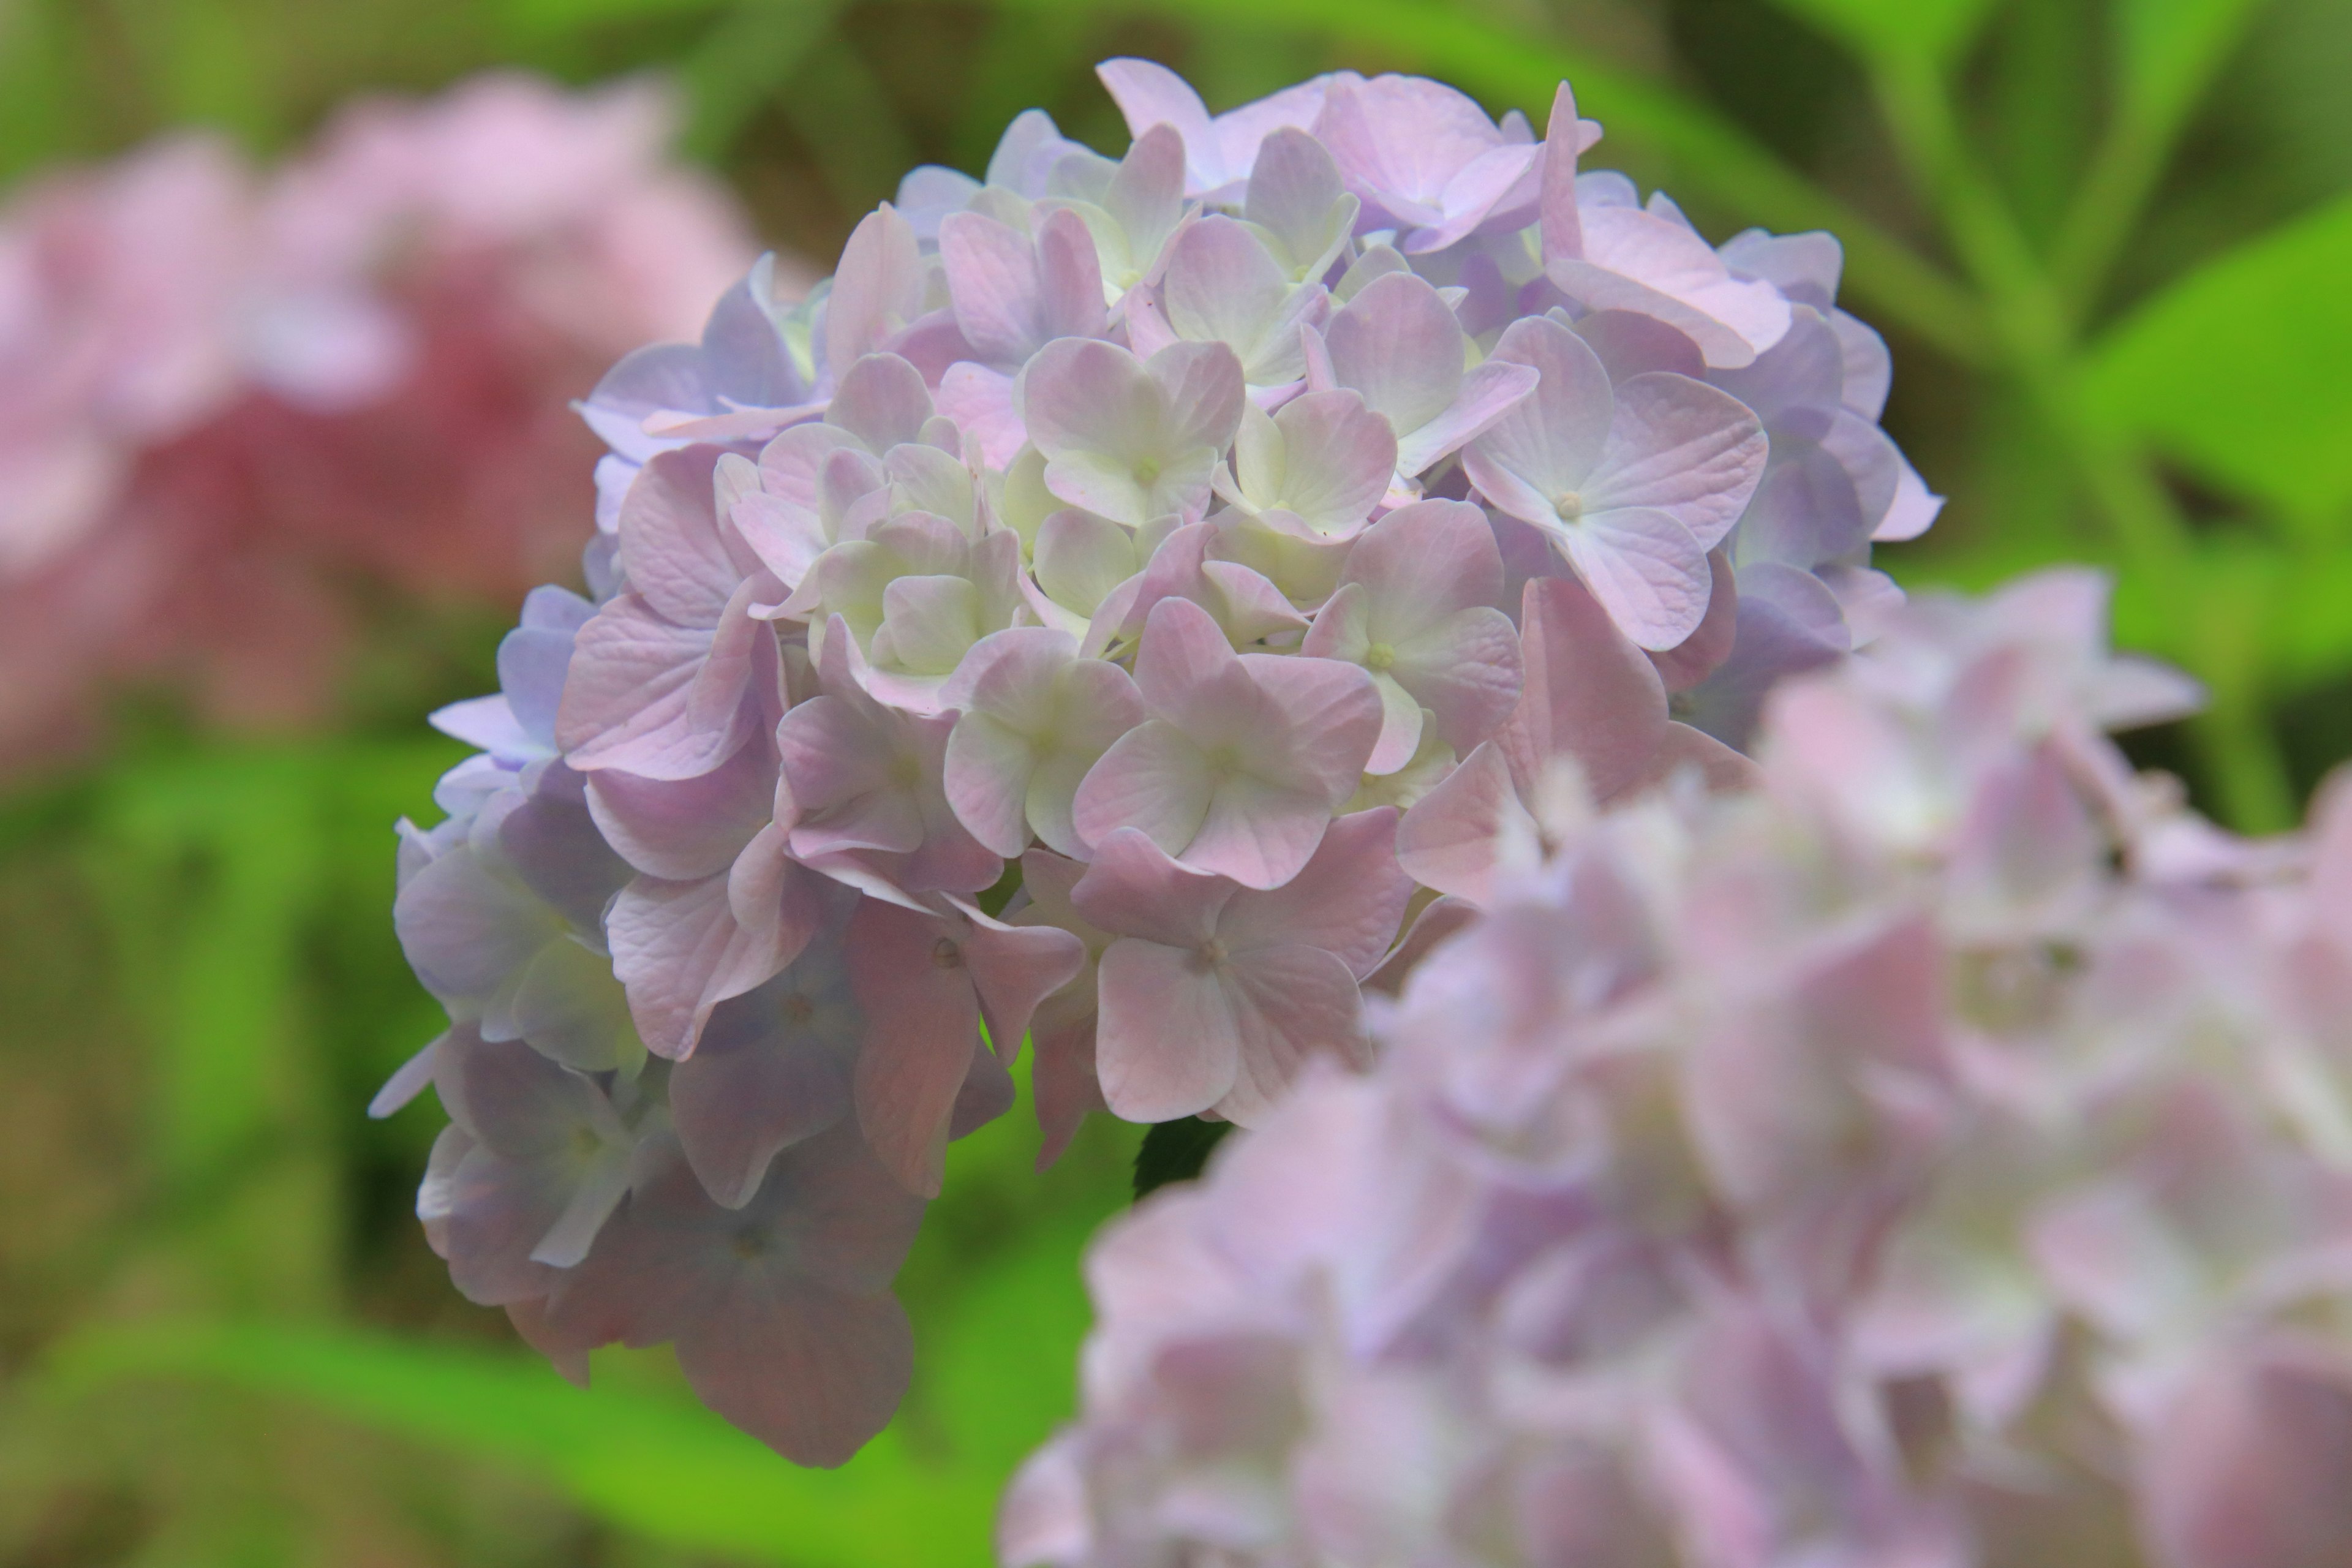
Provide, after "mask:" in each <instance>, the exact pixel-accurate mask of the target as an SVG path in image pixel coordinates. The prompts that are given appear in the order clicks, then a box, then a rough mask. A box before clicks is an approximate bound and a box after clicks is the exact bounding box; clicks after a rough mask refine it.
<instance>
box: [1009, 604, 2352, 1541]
mask: <svg viewBox="0 0 2352 1568" xmlns="http://www.w3.org/2000/svg"><path fill="white" fill-rule="evenodd" d="M2103 597H2104V595H2103V584H2100V583H2099V582H2098V581H2097V580H2096V579H2095V578H2093V577H2092V576H2091V575H2090V574H2080V573H2074V574H2070V573H2053V574H2044V575H2042V576H2040V577H2036V578H2031V579H2027V580H2025V581H2022V582H2021V583H2019V584H2014V585H2012V586H2011V587H2010V588H2009V589H2007V590H2005V591H2003V592H2002V593H2000V594H1999V595H1996V596H1994V597H1992V598H1990V599H1989V600H1986V601H1982V602H1979V603H1975V604H1967V605H1963V604H1961V603H1959V602H1958V601H1929V602H1923V603H1920V604H1917V605H1913V606H1911V607H1910V608H1909V609H1907V610H1906V611H1905V612H1904V613H1902V614H1901V615H1899V616H1896V617H1895V621H1894V623H1893V624H1892V625H1891V626H1889V628H1888V629H1887V631H1886V632H1885V636H1884V637H1882V638H1881V639H1880V640H1879V641H1878V642H1877V643H1876V644H1875V645H1874V647H1873V648H1872V649H1871V650H1869V651H1868V652H1866V653H1864V654H1863V655H1860V656H1858V657H1856V658H1853V659H1850V660H1847V661H1844V662H1843V663H1842V664H1841V665H1840V666H1838V667H1837V668H1832V669H1830V670H1826V671H1823V672H1822V673H1820V674H1817V675H1815V676H1811V677H1808V678H1805V679H1801V680H1798V681H1793V682H1790V683H1789V684H1786V685H1784V686H1783V687H1781V688H1780V690H1779V691H1778V692H1777V693H1776V694H1775V695H1774V696H1773V697H1772V698H1771V700H1769V702H1768V703H1767V705H1766V710H1765V717H1764V721H1763V726H1762V731H1761V738H1760V742H1759V754H1758V762H1757V763H1756V764H1755V765H1756V766H1757V767H1758V768H1759V769H1760V773H1761V787H1760V788H1759V789H1755V790H1752V791H1742V792H1735V793H1731V794H1717V795H1709V794H1706V793H1705V792H1703V791H1700V790H1696V789H1694V788H1690V787H1688V786H1687V784H1676V783H1675V782H1674V781H1672V780H1669V781H1667V783H1666V784H1665V786H1664V788H1661V789H1655V790H1652V791H1649V792H1647V793H1645V794H1643V795H1640V796H1638V797H1636V798H1634V799H1633V800H1631V801H1629V802H1626V803H1623V804H1621V805H1618V806H1616V807H1614V808H1613V809H1607V810H1603V809H1601V808H1599V807H1598V806H1597V805H1596V803H1595V802H1594V800H1593V798H1592V796H1591V793H1590V792H1589V791H1588V790H1587V789H1586V788H1585V787H1584V784H1583V776H1584V775H1583V770H1580V769H1578V768H1576V767H1574V766H1573V765H1572V763H1571V762H1570V761H1569V760H1566V759H1563V760H1561V761H1559V762H1557V763H1555V764H1554V766H1553V771H1552V773H1551V776H1550V778H1549V782H1548V783H1546V784H1542V785H1540V786H1539V787H1538V789H1536V790H1535V791H1534V792H1533V793H1534V795H1535V799H1534V800H1533V802H1532V803H1531V805H1529V806H1528V810H1527V813H1526V827H1525V830H1524V831H1522V832H1518V833H1517V834H1514V835H1513V836H1511V837H1510V842H1509V845H1508V847H1507V852H1506V853H1505V854H1504V856H1503V857H1502V858H1501V861H1500V863H1499V864H1498V865H1497V866H1496V867H1495V868H1493V870H1492V872H1491V875H1490V879H1489V881H1488V884H1487V886H1486V889H1484V891H1483V895H1482V896H1483V899H1484V901H1485V905H1486V912H1485V914H1484V915H1483V916H1481V917H1479V918H1478V919H1476V920H1475V921H1473V922H1471V923H1470V924H1469V925H1468V926H1467V927H1466V929H1461V930H1458V931H1457V932H1456V934H1454V935H1453V936H1452V937H1451V938H1449V939H1447V940H1444V941H1443V942H1440V943H1438V944H1437V945H1436V946H1435V947H1434V948H1433V951H1431V952H1429V953H1428V954H1427V956H1426V957H1425V958H1424V959H1423V961H1422V962H1421V963H1420V964H1419V966H1418V967H1417V969H1416V970H1415V971H1414V972H1413V973H1412V975H1411V977H1410V978H1409V979H1408V980H1407V981H1406V982H1405V984H1404V986H1403V989H1402V995H1401V997H1399V998H1398V999H1397V1000H1396V1001H1394V1002H1384V1003H1381V1004H1380V1005H1377V1006H1376V1008H1375V1013H1374V1022H1373V1034H1374V1036H1375V1037H1376V1038H1377V1041H1378V1047H1379V1051H1378V1055H1379V1062H1378V1065H1377V1066H1376V1067H1375V1068H1373V1069H1372V1071H1371V1072H1370V1074H1369V1075H1368V1076H1355V1075H1349V1074H1348V1073H1345V1072H1342V1071H1339V1070H1338V1069H1337V1068H1334V1067H1332V1066H1330V1065H1328V1064H1318V1065H1317V1066H1316V1067H1315V1068H1312V1069H1311V1070H1310V1072H1309V1073H1308V1075H1307V1077H1306V1079H1304V1081H1302V1082H1300V1083H1299V1084H1297V1086H1296V1087H1294V1088H1293V1089H1292V1090H1291V1092H1290V1094H1289V1095H1288V1097H1287V1098H1286V1100H1283V1102H1282V1103H1281V1104H1280V1105H1279V1106H1277V1107H1276V1109H1275V1110H1273V1111H1272V1112H1271V1114H1269V1115H1268V1116H1266V1117H1265V1119H1263V1121H1261V1122H1260V1123H1259V1124H1258V1125H1257V1126H1256V1127H1255V1129H1254V1130H1251V1131H1246V1132H1244V1133H1243V1134H1241V1135H1239V1136H1237V1137H1235V1138H1233V1139H1230V1140H1228V1141H1227V1142H1225V1143H1224V1144H1223V1146H1222V1147H1221V1148H1220V1150H1219V1152H1218V1153H1217V1154H1216V1155H1215V1157H1214V1159H1213V1163H1212V1164H1211V1167H1210V1170H1209V1172H1208V1174H1207V1176H1206V1179H1205V1180H1204V1181H1202V1182H1201V1183H1199V1184H1189V1185H1182V1186H1177V1187H1171V1188H1168V1189H1163V1191H1162V1192H1161V1193H1160V1194H1156V1195H1154V1196H1153V1197H1151V1198H1150V1199H1148V1200H1147V1201H1146V1202H1144V1203H1143V1204H1142V1205H1139V1207H1138V1208H1137V1209H1136V1211H1135V1212H1134V1213H1133V1214H1132V1215H1129V1216H1128V1217H1126V1218H1124V1219H1121V1220H1119V1221H1117V1222H1115V1223H1114V1224H1113V1225H1112V1226H1110V1227H1109V1228H1108V1230H1107V1231H1106V1232H1105V1233H1104V1234H1103V1235H1102V1236H1101V1237H1099V1238H1098V1240H1097V1243H1096V1245H1095V1247H1094V1249H1093V1251H1092V1252H1091V1254H1090V1255H1089V1258H1088V1260H1087V1278H1088V1283H1089V1286H1090V1288H1091V1289H1092V1293H1093V1296H1094V1300H1095V1304H1096V1309H1097V1326H1096V1329H1095V1331H1094V1334H1093V1337H1092V1338H1091V1340H1090V1341H1089V1342H1088V1344H1087V1349H1086V1352H1085V1357H1084V1362H1083V1368H1082V1371H1083V1384H1084V1394H1083V1398H1084V1411H1083V1415H1082V1416H1081V1419H1080V1420H1079V1421H1078V1422H1077V1423H1076V1425H1074V1426H1070V1427H1068V1428H1066V1429H1065V1430H1064V1432H1063V1433H1062V1434H1061V1435H1060V1436H1057V1437H1055V1439H1054V1440H1053V1442H1052V1443H1051V1444H1050V1445H1049V1446H1048V1447H1045V1449H1043V1450H1042V1451H1041V1452H1039V1453H1038V1454H1037V1455H1036V1456H1034V1458H1032V1460H1031V1461H1030V1463H1029V1464H1028V1466H1027V1467H1026V1468H1024V1471H1023V1473H1022V1474H1021V1476H1020V1477H1019V1479H1017V1480H1016V1482H1015V1484H1014V1486H1013V1490H1012V1492H1011V1494H1010V1495H1009V1497H1008V1498H1007V1500H1006V1503H1005V1507H1004V1510H1003V1515H1002V1521H1001V1529H1000V1548H1001V1552H1002V1558H1003V1562H1004V1563H1006V1564H1008V1568H1029V1565H1034V1564H1053V1565H1055V1568H1109V1565H1112V1564H1121V1565H1124V1564H1136V1563H1180V1562H1216V1563H1225V1564H1232V1565H1234V1568H1255V1565H1264V1568H1276V1565H1280V1568H1292V1565H1295V1564H1301V1563H1350V1564H1355V1563H1362V1564H1371V1563H1473V1562H1475V1563H1595V1564H1604V1563H1605V1564H1610V1565H1612V1568H1613V1565H1617V1564H1635V1563H1639V1564H1654V1565H1656V1568H1717V1565H1722V1564H1735V1563H1736V1564H1751V1565H1759V1568H1761V1565H1790V1568H1793V1565H1795V1564H1800V1563H1801V1564H1808V1565H1820V1564H1832V1563H1834V1564H1852V1565H1853V1568H1862V1565H1864V1564H1868V1565H1871V1568H1885V1565H1902V1568H1931V1565H1932V1568H2003V1565H2007V1564H2020V1565H2021V1564H2026V1563H2034V1564H2041V1563H2089V1562H2097V1563H2116V1564H2126V1563H2147V1564H2165V1565H2168V1568H2318V1565H2320V1564H2324V1563H2340V1562H2345V1561H2352V1509H2347V1505H2346V1502H2345V1494H2344V1485H2343V1482H2344V1477H2345V1474H2346V1469H2345V1467H2346V1466H2347V1463H2352V1263H2347V1258H2352V1142H2348V1141H2347V1138H2346V1136H2345V1130H2346V1129H2347V1127H2352V1121H2347V1120H2344V1117H2345V1113H2346V1110H2347V1106H2352V1076H2347V1063H2352V1054H2347V1049H2348V1048H2352V1032H2347V1028H2346V1026H2345V1024H2344V1018H2345V1017H2346V1016H2347V1015H2346V1012H2345V1010H2344V1009H2345V1004H2346V1003H2347V1000H2352V896H2348V895H2352V787H2347V781H2346V780H2342V779H2339V780H2337V781H2336V784H2335V786H2334V787H2333V788H2332V790H2331V791H2330V792H2329V793H2328V794H2327V795H2326V796H2324V798H2323V801H2322V803H2321V805H2320V807H2319V809H2318V811H2317V813H2316V815H2315V821H2314V823H2313V825H2312V827H2311V830H2310V832H2309V833H2308V834H2307V835H2305V836H2303V837H2297V838H2293V839H2287V840H2283V841H2278V842H2273V843H2259V842H2246V841H2242V840H2235V839H2231V838H2229V837H2227V836H2225V835H2223V834H2221V832H2219V831H2218V830H2217V829H2215V828H2213V827H2212V826H2210V825H2208V824H2206V823H2204V822H2202V821H2201V820H2200V819H2198V818H2197V817H2195V816H2192V815H2190V814H2189V813H2188V812H2187V811H2186V810H2185V809H2184V808H2183V807H2182V806H2181V805H2180V804H2179V795H2178V791H2177V789H2176V788H2175V787H2173V786H2172V785H2171V783H2170V781H2168V780H2164V779H2161V778H2158V777H2152V776H2140V777H2135V776H2134V775H2133V774H2132V773H2131V772H2130V770H2129V768H2128V765H2127V764H2126V762H2125V761H2124V759H2123V757H2122V755H2121V753H2120V752H2118V751H2117V750H2116V748H2115V746H2114V745H2113V743H2112V742H2110V741H2108V739H2107V738H2106V736H2105V734H2104V733H2103V732H2102V731H2103V730H2104V729H2105V728H2106V727H2108V726H2111V725H2117V724H2130V723H2136V722H2142V721H2148V720H2151V719H2156V718H2160V717H2163V716H2167V715H2170V714H2177V713H2178V712H2179V711H2180V710H2181V709H2182V707H2183V706H2184V704H2186V703H2189V702H2191V701H2193V700H2194V697H2195V693H2194V692H2193V690H2192V689H2189V687H2188V685H2187V683H2186V682H2183V681H2181V680H2179V679H2177V678H2174V677H2170V676H2168V675H2166V674H2165V673H2163V672H2161V671H2158V670H2155V669H2153V668H2149V667H2147V666H2145V665H2141V664H2138V663H2136V662H2134V661H2131V660H2129V659H2119V658H2113V657H2111V656H2110V655H2108V654H2107V653H2106V652H2105V647H2104V639H2103V636H2102V633H2103V622H2104V605H2103ZM1456 776H1460V775H1458V774H1457V775H1456ZM1406 864H1407V867H1408V868H1411V866H1412V858H1411V857H1410V856H1409V857H1407V860H1406ZM1099 874H1101V872H1100V870H1099V868H1098V869H1097V872H1095V873H1090V875H1099ZM1112 951H1113V952H1117V951H1118V950H1117V949H1116V948H1114V949H1113V950H1112Z"/></svg>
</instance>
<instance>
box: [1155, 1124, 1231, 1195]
mask: <svg viewBox="0 0 2352 1568" xmlns="http://www.w3.org/2000/svg"><path fill="white" fill-rule="evenodd" d="M1233 1130H1234V1124H1233V1123H1232V1122H1230V1121H1202V1120H1201V1118H1199V1117H1197V1116H1186V1117H1181V1118H1179V1119H1178V1120H1176V1121H1162V1122H1160V1123H1158V1124H1157V1125H1155V1126H1154V1127H1153V1128H1152V1129H1151V1131H1149V1132H1147V1133H1145V1134H1144V1135H1143V1147H1142V1148H1140V1149H1139V1150H1137V1151H1136V1152H1135V1195H1136V1196H1137V1197H1139V1198H1141V1197H1143V1196H1145V1195H1147V1194H1150V1193H1154V1192H1157V1191H1159V1190H1160V1188H1161V1187H1164V1186H1166V1185H1167V1184H1169V1183H1171V1182H1189V1181H1192V1179H1193V1178H1194V1177H1196V1176H1198V1175H1199V1174H1200V1173H1201V1172H1202V1168H1203V1167H1204V1166H1206V1165H1207V1164H1208V1163H1209V1155H1210V1152H1212V1151H1213V1150H1214V1149H1215V1148H1216V1146H1217V1145H1218V1144H1219V1143H1221V1142H1223V1141H1224V1137H1225V1134H1226V1133H1228V1132H1231V1131H1233Z"/></svg>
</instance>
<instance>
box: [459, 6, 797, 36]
mask: <svg viewBox="0 0 2352 1568" xmlns="http://www.w3.org/2000/svg"><path fill="white" fill-rule="evenodd" d="M724 3H725V0H506V6H505V11H506V19H507V20H508V21H509V23H511V24H513V25H514V26H518V27H520V28H522V29H524V30H525V31H529V32H537V33H555V32H566V31H569V30H571V29H572V28H575V27H593V26H596V25H597V24H599V23H603V22H634V21H636V20H639V19H641V18H643V17H647V16H690V15H692V14H693V13H695V12H698V11H716V10H718V9H719V6H720V5H723V4H724ZM792 3H793V0H777V4H778V5H780V6H782V5H790V4H792Z"/></svg>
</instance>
